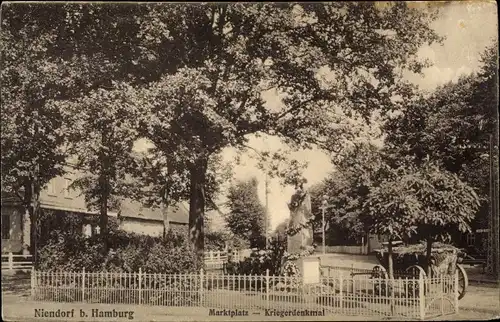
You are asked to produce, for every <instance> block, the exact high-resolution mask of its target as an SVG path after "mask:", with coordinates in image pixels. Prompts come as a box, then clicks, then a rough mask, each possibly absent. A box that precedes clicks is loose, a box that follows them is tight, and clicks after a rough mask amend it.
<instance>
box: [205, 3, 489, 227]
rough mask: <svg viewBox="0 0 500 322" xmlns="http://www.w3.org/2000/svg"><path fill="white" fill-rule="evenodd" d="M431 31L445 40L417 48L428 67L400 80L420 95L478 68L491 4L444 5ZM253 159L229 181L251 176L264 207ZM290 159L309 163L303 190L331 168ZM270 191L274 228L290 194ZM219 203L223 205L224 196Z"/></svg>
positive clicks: (258, 144) (324, 159)
mask: <svg viewBox="0 0 500 322" xmlns="http://www.w3.org/2000/svg"><path fill="white" fill-rule="evenodd" d="M432 27H433V28H434V29H435V30H436V31H437V32H438V33H439V34H440V35H441V36H445V37H446V39H445V40H444V42H443V44H442V45H438V44H434V45H432V46H425V47H422V48H420V50H419V55H420V56H422V57H425V58H428V59H430V60H431V61H432V62H433V66H432V67H430V68H427V69H425V70H424V71H423V75H410V74H408V75H406V76H405V77H406V78H407V79H408V80H410V81H411V82H413V83H414V84H416V85H418V86H419V87H420V88H421V89H422V90H424V91H431V90H432V89H434V88H436V86H439V85H442V84H445V83H447V82H449V81H456V80H458V78H459V77H460V76H461V75H467V74H470V73H472V72H474V71H475V70H477V69H478V66H479V54H480V53H481V52H482V51H483V50H484V49H485V48H486V47H487V46H488V45H489V44H491V42H492V41H493V40H494V39H496V38H497V37H498V35H497V32H498V27H497V7H496V3H494V2H479V1H471V2H462V1H455V2H452V3H449V4H446V5H444V6H442V7H441V10H440V15H439V18H438V19H437V20H436V21H434V23H433V25H432ZM263 97H264V98H265V99H266V101H267V103H268V104H269V105H273V104H279V99H278V97H277V95H276V93H274V92H266V93H265V94H263ZM249 145H250V146H251V147H253V148H254V149H257V150H259V151H266V150H270V151H274V150H277V149H280V148H283V145H282V144H281V142H280V141H279V140H278V139H276V138H273V137H263V138H260V139H257V138H252V139H251V140H250V143H249ZM223 154H224V159H225V160H226V161H231V160H233V158H234V156H235V155H236V151H235V150H234V149H226V150H225V151H223ZM252 155H253V156H255V153H254V152H249V153H248V154H246V155H244V156H243V157H242V162H241V164H240V165H238V166H236V167H235V168H234V178H235V180H245V179H249V178H251V177H256V178H257V179H258V180H259V197H260V199H261V201H262V203H263V204H265V174H264V173H263V172H262V171H261V170H259V169H258V168H257V167H256V164H257V161H255V159H254V158H252ZM293 156H294V157H296V158H297V159H298V160H300V161H307V162H308V163H309V164H308V167H307V169H306V171H305V172H304V177H305V178H306V179H307V180H308V186H311V185H313V184H315V183H319V182H321V181H322V180H323V179H324V178H325V177H326V176H327V175H328V173H330V172H331V171H332V170H333V167H332V164H331V162H330V159H329V157H328V156H327V155H326V154H325V153H323V152H322V151H320V150H308V151H300V152H296V153H294V154H293ZM269 191H270V192H269V196H268V200H269V204H268V207H269V215H270V224H271V227H272V229H274V228H275V227H276V226H277V225H278V224H279V223H281V222H283V221H284V220H286V219H287V218H288V217H289V210H288V206H287V202H289V200H290V196H291V195H292V193H293V187H283V186H281V185H280V183H279V181H278V180H277V179H269ZM220 201H221V202H224V198H223V197H222V198H221V199H220ZM222 209H223V211H224V210H225V211H227V209H224V208H222ZM211 217H212V218H213V219H212V220H213V222H214V224H215V225H218V224H221V219H220V218H216V217H217V216H214V215H211Z"/></svg>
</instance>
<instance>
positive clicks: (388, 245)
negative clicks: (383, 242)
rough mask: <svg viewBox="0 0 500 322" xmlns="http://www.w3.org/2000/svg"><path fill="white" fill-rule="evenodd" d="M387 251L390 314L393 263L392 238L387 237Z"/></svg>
mask: <svg viewBox="0 0 500 322" xmlns="http://www.w3.org/2000/svg"><path fill="white" fill-rule="evenodd" d="M387 251H388V253H389V256H388V259H387V261H388V262H389V281H388V290H389V296H390V298H391V314H392V315H394V287H393V283H392V282H393V280H394V265H393V262H392V238H389V242H388V244H387Z"/></svg>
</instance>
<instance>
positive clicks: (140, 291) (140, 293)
mask: <svg viewBox="0 0 500 322" xmlns="http://www.w3.org/2000/svg"><path fill="white" fill-rule="evenodd" d="M141 304H142V268H141V267H139V305H141Z"/></svg>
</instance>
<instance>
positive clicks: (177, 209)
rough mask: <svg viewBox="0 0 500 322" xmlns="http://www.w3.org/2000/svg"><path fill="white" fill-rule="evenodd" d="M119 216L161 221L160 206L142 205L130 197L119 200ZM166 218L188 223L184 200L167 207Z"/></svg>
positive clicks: (171, 220)
mask: <svg viewBox="0 0 500 322" xmlns="http://www.w3.org/2000/svg"><path fill="white" fill-rule="evenodd" d="M120 216H122V217H126V218H137V219H143V220H156V221H163V213H162V209H161V208H156V207H151V208H149V207H144V206H143V205H142V204H141V203H139V202H136V201H132V200H130V199H124V200H122V201H121V205H120ZM167 218H168V220H169V222H175V223H180V224H188V223H189V206H188V205H187V204H186V203H185V202H180V203H178V204H176V205H174V206H170V207H168V212H167Z"/></svg>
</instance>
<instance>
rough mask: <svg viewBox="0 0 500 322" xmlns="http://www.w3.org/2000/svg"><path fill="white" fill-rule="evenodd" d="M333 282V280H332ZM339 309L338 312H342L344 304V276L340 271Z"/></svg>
mask: <svg viewBox="0 0 500 322" xmlns="http://www.w3.org/2000/svg"><path fill="white" fill-rule="evenodd" d="M334 280H335V279H334ZM339 288H340V292H339V307H340V312H342V311H343V310H342V306H343V302H344V274H343V273H342V271H340V272H339Z"/></svg>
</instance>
